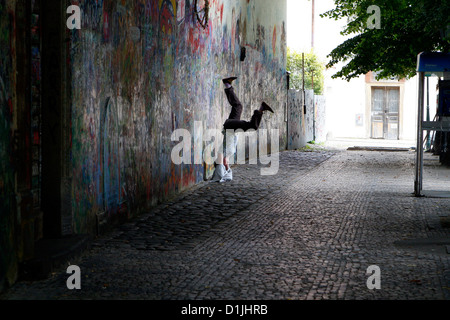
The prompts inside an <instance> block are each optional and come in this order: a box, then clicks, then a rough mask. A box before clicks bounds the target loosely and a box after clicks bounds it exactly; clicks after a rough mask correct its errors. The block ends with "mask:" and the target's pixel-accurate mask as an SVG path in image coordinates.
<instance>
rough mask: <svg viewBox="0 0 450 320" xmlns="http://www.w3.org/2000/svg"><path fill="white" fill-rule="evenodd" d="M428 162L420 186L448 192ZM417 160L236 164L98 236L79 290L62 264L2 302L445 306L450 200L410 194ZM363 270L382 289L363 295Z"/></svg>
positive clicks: (397, 155)
mask: <svg viewBox="0 0 450 320" xmlns="http://www.w3.org/2000/svg"><path fill="white" fill-rule="evenodd" d="M427 157H429V158H430V159H428V160H427V161H428V162H426V166H425V170H426V174H427V175H426V176H425V179H428V180H425V181H427V183H429V184H430V186H432V187H433V186H434V187H436V188H438V189H439V188H443V187H447V190H449V188H448V187H449V181H450V179H449V177H448V175H449V174H450V169H446V170H442V168H440V169H439V170H440V171H439V172H440V174H439V176H436V179H438V180H436V181H435V183H436V185H432V183H433V181H430V179H433V178H432V177H433V174H434V173H435V172H436V170H437V169H436V168H434V167H433V165H432V164H433V158H431V156H430V155H428V156H427ZM414 160H415V153H414V152H413V151H409V152H377V151H347V150H325V149H320V150H315V151H313V152H306V151H302V152H300V151H286V152H282V153H280V170H279V172H278V174H277V175H275V176H261V175H260V167H259V166H256V165H249V164H248V165H241V166H237V167H234V169H233V176H234V180H233V181H232V182H229V183H224V184H220V183H213V182H205V183H202V184H200V185H198V186H196V187H194V188H192V189H191V190H188V191H186V192H184V193H183V194H182V195H180V197H179V198H177V199H174V200H173V201H171V202H168V203H165V204H163V205H160V206H158V207H157V208H155V210H153V211H152V212H150V213H148V214H146V215H142V216H140V217H139V218H138V219H136V220H134V221H132V222H130V223H127V224H125V225H122V226H120V227H118V228H117V229H115V230H114V231H113V232H111V233H108V234H106V235H103V236H101V237H99V238H97V239H95V240H94V242H93V243H92V245H91V250H89V251H87V252H86V253H85V254H84V255H83V256H82V257H80V258H78V259H76V261H71V264H76V265H78V266H79V267H80V268H81V276H82V278H81V290H68V289H67V287H66V280H67V278H68V274H67V273H66V267H62V268H61V269H60V271H58V272H55V273H54V274H53V276H52V277H51V278H50V279H47V280H45V281H36V282H33V283H29V282H19V283H17V284H16V285H15V286H14V287H13V288H11V289H10V290H9V291H8V292H7V293H6V294H5V295H4V296H2V297H1V298H2V299H150V300H153V299H158V300H159V299H164V300H165V299H168V300H185V299H214V300H216V299H217V300H224V299H226V300H228V299H233V300H235V299H236V300H241V299H242V300H247V299H252V300H253V299H255V300H272V299H276V300H287V299H291V300H303V299H308V300H309V299H343V300H353V299H357V300H359V299H392V300H394V299H407V300H412V299H414V300H415V299H449V298H450V254H449V245H450V229H449V227H448V224H449V223H448V221H449V220H448V219H449V217H450V199H448V198H447V199H446V198H416V197H414V196H413V191H414ZM427 164H429V165H427ZM445 175H447V176H445ZM439 179H440V180H439ZM424 185H426V186H428V184H425V183H424ZM371 265H377V266H378V267H379V268H380V271H381V289H378V290H377V289H375V290H369V289H368V287H367V279H368V277H369V276H370V274H366V272H367V268H368V267H369V266H371Z"/></svg>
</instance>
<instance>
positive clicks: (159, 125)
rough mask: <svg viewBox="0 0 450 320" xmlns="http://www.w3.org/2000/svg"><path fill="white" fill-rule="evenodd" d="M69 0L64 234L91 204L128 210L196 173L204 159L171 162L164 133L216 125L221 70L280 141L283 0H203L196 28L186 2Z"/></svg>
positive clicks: (223, 111) (222, 107)
mask: <svg viewBox="0 0 450 320" xmlns="http://www.w3.org/2000/svg"><path fill="white" fill-rule="evenodd" d="M202 2H203V1H200V3H202ZM72 4H77V5H79V6H80V8H81V12H82V28H81V30H76V29H75V30H73V31H72V34H71V38H72V41H71V48H70V50H71V52H70V60H71V61H70V63H71V69H72V70H71V73H72V88H71V91H72V98H71V110H72V111H71V112H72V150H71V165H72V167H73V179H72V197H71V198H72V214H73V228H74V231H75V232H86V231H89V230H90V229H91V228H92V223H93V222H92V221H94V220H95V219H94V216H95V215H96V214H98V213H99V212H105V215H106V217H107V219H110V218H112V217H114V215H117V214H118V212H120V211H121V209H123V208H125V211H126V212H127V214H128V215H130V214H136V213H139V211H141V210H142V211H143V210H146V209H148V208H149V207H150V206H151V205H154V204H156V203H157V202H158V201H162V200H164V199H166V198H167V197H169V196H171V195H173V194H175V193H178V192H180V191H181V190H183V189H185V188H186V187H189V186H191V185H193V184H195V183H198V182H200V181H202V180H203V178H204V169H205V168H204V166H203V165H194V164H192V165H184V164H183V165H181V166H177V165H174V164H173V163H172V161H171V158H170V155H171V150H172V148H173V147H174V146H175V145H176V144H177V143H176V142H172V141H171V134H172V132H173V131H174V130H175V129H178V128H184V129H187V130H188V131H190V132H191V134H192V135H193V140H195V139H199V138H200V137H199V136H198V135H199V132H195V131H194V122H195V121H202V124H203V129H210V128H217V129H220V128H221V127H222V124H223V122H224V121H225V119H226V118H227V116H228V114H229V112H230V107H229V105H228V103H227V101H226V97H225V95H224V92H223V85H222V82H221V79H222V78H224V77H226V76H230V75H236V76H238V77H239V79H238V81H237V82H236V84H235V88H236V91H237V94H238V95H239V97H240V99H241V101H242V102H243V104H244V106H245V109H244V113H243V118H248V119H250V116H251V113H252V109H254V108H257V107H259V104H260V103H261V101H263V100H264V101H266V102H267V103H268V104H269V105H271V106H273V108H274V109H275V110H276V113H275V114H274V115H270V116H267V117H266V116H265V117H264V119H263V122H262V125H261V128H276V129H279V130H280V136H281V137H280V144H279V145H280V147H281V148H283V147H284V146H285V145H286V123H285V122H284V120H285V108H286V102H287V90H286V75H285V65H286V0H277V1H274V0H211V1H210V5H211V8H210V15H209V24H208V27H207V28H206V29H203V28H201V27H200V25H199V24H198V23H197V21H196V18H195V15H194V14H193V11H194V7H193V5H194V0H130V1H119V0H96V1H89V0H80V1H72ZM241 48H245V49H246V59H245V60H244V61H243V62H242V61H240V53H241ZM192 154H193V152H192ZM209 170H210V169H209Z"/></svg>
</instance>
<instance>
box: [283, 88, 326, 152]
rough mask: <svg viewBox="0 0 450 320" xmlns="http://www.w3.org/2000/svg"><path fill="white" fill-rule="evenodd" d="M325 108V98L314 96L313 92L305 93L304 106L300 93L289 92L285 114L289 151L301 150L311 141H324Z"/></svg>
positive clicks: (307, 91)
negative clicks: (286, 115) (286, 117)
mask: <svg viewBox="0 0 450 320" xmlns="http://www.w3.org/2000/svg"><path fill="white" fill-rule="evenodd" d="M325 108H326V100H325V97H324V96H318V95H314V92H313V90H306V91H305V104H304V103H303V93H302V91H299V90H293V89H291V90H289V93H288V112H287V114H288V135H287V137H288V149H289V150H295V149H299V148H303V147H304V146H306V144H307V143H308V142H310V141H313V140H314V141H315V142H324V141H326V130H325V128H326V122H325ZM305 109H306V113H305Z"/></svg>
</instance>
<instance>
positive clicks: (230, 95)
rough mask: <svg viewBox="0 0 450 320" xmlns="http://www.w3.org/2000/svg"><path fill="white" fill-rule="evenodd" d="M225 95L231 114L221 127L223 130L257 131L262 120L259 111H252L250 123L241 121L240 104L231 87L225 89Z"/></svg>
mask: <svg viewBox="0 0 450 320" xmlns="http://www.w3.org/2000/svg"><path fill="white" fill-rule="evenodd" d="M225 94H226V96H227V99H228V102H229V103H230V105H231V113H230V115H229V116H228V119H227V120H226V121H225V123H224V125H223V127H224V129H225V130H227V129H233V130H238V129H242V130H244V131H247V130H250V129H254V130H258V128H259V125H260V123H261V119H262V112H261V111H259V110H255V111H253V116H252V118H251V119H250V121H244V120H241V114H242V104H241V102H240V101H239V99H238V97H237V96H236V93H235V92H234V89H233V87H230V88H228V89H225Z"/></svg>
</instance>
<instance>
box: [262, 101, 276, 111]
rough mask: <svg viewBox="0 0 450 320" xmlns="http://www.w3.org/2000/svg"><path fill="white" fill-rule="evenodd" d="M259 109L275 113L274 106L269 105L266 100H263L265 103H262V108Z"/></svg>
mask: <svg viewBox="0 0 450 320" xmlns="http://www.w3.org/2000/svg"><path fill="white" fill-rule="evenodd" d="M259 110H260V111H270V112H272V113H274V112H273V110H272V108H271V107H269V105H268V104H267V103H265V102H264V101H263V103H261V108H260V109H259Z"/></svg>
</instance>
